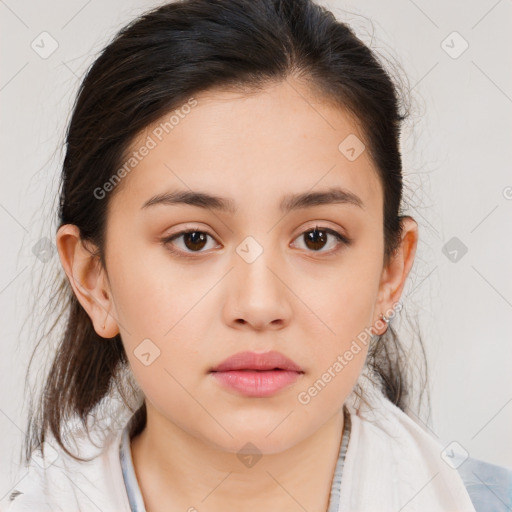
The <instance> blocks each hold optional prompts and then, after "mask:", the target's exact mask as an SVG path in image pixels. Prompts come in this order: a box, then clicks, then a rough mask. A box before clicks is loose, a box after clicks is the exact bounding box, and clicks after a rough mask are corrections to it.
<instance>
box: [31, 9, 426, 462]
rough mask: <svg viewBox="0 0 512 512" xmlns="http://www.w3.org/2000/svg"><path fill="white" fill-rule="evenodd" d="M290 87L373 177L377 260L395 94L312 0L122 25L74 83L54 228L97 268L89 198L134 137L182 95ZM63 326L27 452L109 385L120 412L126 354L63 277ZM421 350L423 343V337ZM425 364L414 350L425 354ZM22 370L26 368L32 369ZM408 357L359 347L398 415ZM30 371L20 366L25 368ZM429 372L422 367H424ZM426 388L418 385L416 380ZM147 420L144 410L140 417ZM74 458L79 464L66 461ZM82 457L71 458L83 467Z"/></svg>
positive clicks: (389, 337) (393, 205) (96, 215)
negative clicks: (100, 330)
mask: <svg viewBox="0 0 512 512" xmlns="http://www.w3.org/2000/svg"><path fill="white" fill-rule="evenodd" d="M289 77H293V78H295V79H296V80H299V81H300V82H301V83H303V84H304V85H305V86H306V87H308V90H311V91H312V92H313V93H314V94H317V95H319V96H321V97H322V98H324V99H325V101H328V102H331V103H333V104H335V105H337V106H339V107H340V108H342V109H344V111H346V112H348V113H349V114H351V115H352V116H353V118H354V119H355V121H356V122H357V123H358V124H359V126H360V127H361V130H362V133H363V134H364V143H365V145H366V148H367V149H368V151H369V152H370V155H371V158H372V160H373V162H374V164H375V168H376V169H377V171H378V176H379V179H380V181H381V183H382V188H383V194H384V212H383V217H384V225H383V236H384V241H385V254H384V263H386V262H388V261H389V259H390V258H391V256H392V255H393V253H394V251H395V250H396V248H397V247H398V244H399V242H400V239H401V234H402V231H401V229H402V223H401V220H402V218H403V215H402V214H401V213H402V212H401V206H402V189H403V183H402V161H401V153H400V148H399V139H400V129H401V128H400V127H401V122H402V121H403V120H404V119H405V118H406V116H407V112H406V111H404V112H401V111H400V109H401V108H404V102H403V101H401V98H400V94H399V93H400V91H399V87H398V85H397V84H395V83H394V82H393V81H392V79H391V78H390V76H389V74H388V73H387V72H386V71H385V69H384V67H383V65H382V64H381V63H380V62H379V60H378V58H377V56H376V55H375V54H374V53H373V52H372V50H371V49H370V48H369V47H368V46H366V45H365V44H364V43H363V42H362V41H361V40H360V39H358V38H357V37H356V36H355V34H354V32H353V31H352V30H351V29H350V28H349V26H347V25H346V24H344V23H342V22H340V21H338V20H337V19H336V18H335V16H334V15H333V14H332V13H331V12H330V11H328V10H327V9H326V8H324V7H322V6H319V5H317V4H315V3H313V1H310V0H184V1H180V2H175V3H169V4H166V5H163V6H161V7H158V8H156V9H154V10H152V11H149V12H147V13H145V14H143V15H142V16H140V17H139V18H137V19H135V20H134V21H133V22H131V23H130V24H129V25H128V26H126V27H125V28H123V29H122V30H121V31H120V32H119V33H118V34H117V35H116V36H115V38H114V39H113V40H112V41H111V42H110V43H109V44H108V46H106V47H105V48H104V50H103V51H102V52H101V54H100V55H99V56H98V57H97V59H96V60H95V62H94V63H93V65H92V66H91V67H90V69H89V70H88V72H87V74H86V76H85V78H84V79H83V81H82V83H81V85H80V88H79V91H78V94H77V97H76V101H75V104H74V106H73V112H72V117H71V120H70V122H69V126H68V130H67V133H66V148H65V158H64V163H63V168H62V176H61V188H60V204H59V211H58V224H59V227H60V226H61V225H64V224H74V225H76V226H78V228H79V229H80V233H81V237H82V240H83V241H84V242H90V243H91V244H92V245H91V246H93V247H95V255H96V256H97V258H98V260H99V261H100V262H101V264H102V265H103V266H104V267H106V266H105V258H104V255H105V245H104V243H105V226H106V215H107V207H108V204H109V201H110V200H111V199H112V197H113V194H114V193H115V192H116V188H114V191H113V192H112V193H110V194H108V195H107V196H106V197H105V198H104V199H98V198H97V197H96V195H95V193H94V191H95V190H97V189H98V188H101V187H102V186H103V185H104V184H105V183H106V182H108V181H109V180H110V179H111V177H112V176H113V175H114V174H115V173H116V171H117V170H118V169H119V168H120V167H121V165H122V163H123V162H124V158H125V156H126V154H127V151H128V149H129V147H130V144H131V143H132V142H133V141H134V139H135V138H136V136H137V135H138V134H139V133H141V131H142V130H143V129H144V128H146V127H147V126H148V125H150V124H152V123H154V122H155V121H157V120H158V119H160V118H161V117H162V116H164V115H165V114H168V113H169V112H171V111H172V110H173V109H176V108H178V107H179V106H180V105H183V104H185V103H186V102H187V101H188V99H189V98H191V97H193V95H195V94H198V93H199V92H202V91H205V90H208V89H214V88H215V89H232V90H237V91H240V92H243V93H250V92H254V91H258V90H262V89H263V88H264V87H265V86H268V85H269V84H273V83H278V82H279V81H282V80H286V79H287V78H289ZM52 300H53V301H54V304H55V305H56V306H55V307H53V306H51V307H52V308H53V309H52V311H56V310H57V309H58V308H60V314H59V316H58V318H57V320H56V321H55V322H54V324H53V325H52V327H51V329H50V330H49V332H47V333H46V334H45V336H46V337H47V338H49V337H50V334H52V333H53V331H54V328H55V326H56V325H57V322H58V320H59V319H60V318H61V317H62V316H65V328H64V332H63V333H62V334H60V335H59V340H58V342H57V343H56V347H55V356H54V359H53V361H52V364H51V367H50V368H49V371H48V374H47V375H46V378H45V383H44V389H43V390H42V393H41V395H40V400H39V402H38V404H37V411H35V412H33V411H32V406H31V411H30V413H29V426H28V432H27V436H26V440H25V442H26V444H25V456H26V459H27V460H28V459H29V457H30V455H31V453H32V450H33V449H34V447H35V446H36V447H37V446H39V445H40V444H41V443H42V442H43V441H45V440H46V438H47V433H48V432H51V433H52V434H53V435H54V436H55V438H56V440H57V442H58V443H59V445H60V446H61V447H62V448H63V449H64V450H65V451H66V452H67V453H69V454H70V455H71V456H73V457H74V456H75V455H74V454H72V453H71V452H70V451H69V450H68V449H67V448H66V446H65V443H64V442H63V438H62V437H61V427H62V425H63V423H64V422H65V421H66V420H67V419H70V418H72V417H77V418H79V419H80V421H81V422H82V425H84V426H85V425H86V423H87V416H88V415H89V414H90V413H92V412H94V411H95V410H96V408H97V407H98V406H99V404H100V403H102V401H103V400H104V399H108V397H109V396H110V394H111V393H112V392H113V390H115V389H117V390H118V391H119V392H120V394H121V396H122V398H123V401H124V402H125V404H126V405H127V406H129V407H130V410H131V411H132V412H133V410H134V409H133V408H132V406H130V405H129V403H128V402H129V398H128V392H127V386H126V381H125V379H124V377H123V372H124V373H125V374H126V369H127V366H128V363H127V357H126V354H125V351H124V348H123V344H122V341H121V338H120V335H119V334H118V335H116V336H115V337H114V338H112V339H110V340H105V339H104V338H102V337H100V336H99V335H98V334H97V333H96V332H95V330H94V328H93V325H92V322H91V320H90V318H89V316H88V315H87V313H86V312H85V310H84V309H83V308H82V306H81V304H80V303H79V302H78V300H77V298H76V296H75V295H74V293H73V291H72V289H71V286H70V284H69V282H68V280H67V277H66V276H65V275H63V273H62V272H60V273H59V275H58V276H56V278H55V285H54V293H53V295H52ZM420 345H421V347H422V344H421V340H420ZM422 354H423V356H424V353H423V348H422ZM31 362H32V360H31ZM406 362H407V357H406V354H405V352H404V349H403V347H402V345H401V344H400V342H399V340H398V336H397V333H396V331H395V330H394V329H393V327H392V326H391V325H389V327H388V329H387V331H386V333H385V334H384V335H383V336H380V337H378V339H377V340H376V342H375V343H373V344H372V345H371V346H370V348H369V354H368V359H367V364H368V365H369V367H371V369H372V370H373V372H374V374H375V375H377V376H378V378H379V384H380V385H381V386H382V389H383V391H384V393H385V395H386V396H387V397H388V398H389V399H390V400H391V402H393V403H394V404H396V405H397V406H398V407H400V408H401V409H402V410H405V408H406V407H407V404H408V399H409V394H410V392H411V390H412V387H411V385H412V383H411V382H410V381H409V379H408V369H407V368H406V367H405V366H406ZM29 366H30V365H29ZM425 368H426V361H425ZM425 378H426V377H425ZM137 414H138V415H139V420H140V425H143V423H144V421H145V414H146V410H145V403H144V402H143V401H142V404H140V408H138V410H137ZM76 458H77V457H76ZM80 460H81V459H80Z"/></svg>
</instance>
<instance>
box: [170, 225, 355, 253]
mask: <svg viewBox="0 0 512 512" xmlns="http://www.w3.org/2000/svg"><path fill="white" fill-rule="evenodd" d="M315 230H316V231H322V232H325V233H328V234H330V235H333V236H334V237H335V238H336V240H337V241H338V242H339V243H340V244H341V245H342V246H347V247H348V246H350V245H351V243H352V239H351V238H348V237H346V236H344V235H342V234H341V233H338V232H337V231H335V230H334V229H330V228H326V227H321V226H315V227H312V228H308V229H306V230H305V231H303V232H302V233H301V234H300V235H299V236H298V237H296V238H295V240H297V239H298V238H300V237H301V236H303V235H304V234H306V233H310V232H312V231H315ZM188 233H204V234H206V235H208V236H209V237H210V238H214V237H213V236H212V235H210V233H208V232H207V231H204V230H202V229H200V228H189V229H186V230H183V231H179V232H178V233H174V234H173V235H171V236H168V237H166V238H163V239H162V243H163V245H164V246H165V247H166V248H167V250H169V251H170V252H172V253H173V254H177V255H178V256H181V257H184V258H194V257H195V256H194V254H202V253H205V252H207V251H182V250H179V249H175V248H173V247H172V244H171V242H172V241H173V240H175V239H177V238H180V237H181V236H183V235H186V234H188ZM340 249H341V247H338V248H336V249H334V250H330V251H321V250H320V251H307V252H311V253H317V254H329V255H332V254H335V253H337V252H338V251H339V250H340Z"/></svg>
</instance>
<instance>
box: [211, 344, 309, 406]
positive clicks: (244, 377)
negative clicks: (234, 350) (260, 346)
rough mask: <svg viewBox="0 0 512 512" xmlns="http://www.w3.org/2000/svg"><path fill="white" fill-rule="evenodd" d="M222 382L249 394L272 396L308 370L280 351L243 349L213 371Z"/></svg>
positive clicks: (237, 392) (226, 387) (235, 389)
mask: <svg viewBox="0 0 512 512" xmlns="http://www.w3.org/2000/svg"><path fill="white" fill-rule="evenodd" d="M209 373H210V374H211V375H212V376H213V377H214V378H215V380H216V381H217V382H218V383H220V384H221V386H222V387H223V388H225V389H227V390H229V391H232V392H235V393H236V394H239V395H244V396H247V397H257V398H264V397H269V396H272V395H274V394H276V393H278V392H279V391H281V390H283V389H284V388H287V387H289V386H290V385H292V384H293V383H294V382H296V381H297V380H298V379H299V378H300V377H301V375H303V374H304V370H303V369H302V368H301V367H300V366H299V365H298V364H296V363H295V362H294V361H292V360H291V359H289V358H287V357H286V356H284V355H283V354H281V353H280V352H276V351H271V352H265V353H260V354H258V353H255V352H241V353H238V354H235V355H233V356H231V357H229V358H228V359H226V360H225V361H223V362H222V363H221V364H219V365H217V366H216V367H214V368H212V369H211V370H210V372H209Z"/></svg>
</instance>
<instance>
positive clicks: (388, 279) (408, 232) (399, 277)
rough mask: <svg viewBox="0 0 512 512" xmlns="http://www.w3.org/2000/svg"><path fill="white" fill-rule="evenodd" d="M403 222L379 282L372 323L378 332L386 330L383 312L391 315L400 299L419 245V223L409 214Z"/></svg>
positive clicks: (381, 332) (403, 218) (382, 332)
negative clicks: (397, 240)
mask: <svg viewBox="0 0 512 512" xmlns="http://www.w3.org/2000/svg"><path fill="white" fill-rule="evenodd" d="M401 222H402V226H403V227H402V236H401V240H400V244H399V246H398V247H397V249H396V250H395V252H394V253H393V255H392V256H391V258H390V261H389V262H388V264H387V265H386V266H385V267H384V269H383V271H382V276H381V280H380V284H379V293H378V300H377V303H376V305H375V315H376V316H375V318H374V319H373V324H372V325H374V326H375V328H374V329H375V333H376V334H384V332H386V329H387V324H386V323H385V322H384V321H383V320H382V319H381V316H382V315H383V314H384V315H387V316H389V312H390V311H393V309H394V305H396V303H398V301H399V300H400V297H401V295H402V291H403V289H404V286H405V282H406V279H407V276H408V275H409V272H410V270H411V268H412V265H413V263H414V256H415V254H416V247H417V245H418V224H417V223H416V221H415V220H414V219H413V218H412V217H409V216H406V217H402V219H401ZM379 326H380V327H379ZM382 326H383V329H382Z"/></svg>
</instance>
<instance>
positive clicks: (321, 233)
mask: <svg viewBox="0 0 512 512" xmlns="http://www.w3.org/2000/svg"><path fill="white" fill-rule="evenodd" d="M301 239H302V240H303V241H304V245H305V247H306V249H308V250H309V251H312V252H319V253H324V252H332V251H330V250H329V248H328V249H327V250H322V249H323V248H324V247H325V246H328V243H329V239H333V242H331V248H332V247H333V246H334V249H333V251H335V250H336V246H337V245H338V246H339V245H340V244H342V245H350V240H349V239H348V238H346V237H344V236H343V235H341V234H340V233H338V232H337V231H334V230H333V229H329V228H321V227H318V226H316V227H315V228H313V229H309V230H308V231H304V232H303V233H302V234H301V235H300V236H299V237H298V238H297V240H301Z"/></svg>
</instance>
